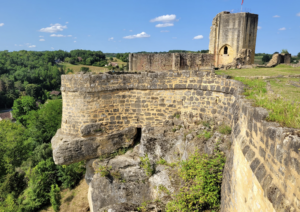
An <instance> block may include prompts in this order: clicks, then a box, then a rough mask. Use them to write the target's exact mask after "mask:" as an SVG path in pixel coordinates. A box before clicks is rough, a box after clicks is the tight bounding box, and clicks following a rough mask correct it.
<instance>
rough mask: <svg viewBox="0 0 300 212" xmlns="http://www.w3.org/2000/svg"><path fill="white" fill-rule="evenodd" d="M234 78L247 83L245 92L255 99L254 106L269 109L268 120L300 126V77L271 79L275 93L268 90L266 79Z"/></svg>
mask: <svg viewBox="0 0 300 212" xmlns="http://www.w3.org/2000/svg"><path fill="white" fill-rule="evenodd" d="M234 79H235V80H239V81H241V82H242V83H244V84H245V85H246V88H245V92H244V93H243V94H244V95H245V96H246V98H247V99H251V100H253V102H254V103H253V104H254V106H258V107H263V108H266V109H268V110H269V117H267V121H274V122H277V123H279V124H280V125H281V126H285V127H291V128H300V87H297V86H298V85H299V86H300V81H299V78H296V79H295V78H287V79H284V78H279V79H277V78H276V79H270V80H269V81H270V85H271V89H272V90H273V91H274V94H272V93H269V92H268V91H267V82H266V80H263V79H248V78H245V77H235V78H234ZM293 84H295V85H296V86H295V85H293ZM278 94H280V96H278Z"/></svg>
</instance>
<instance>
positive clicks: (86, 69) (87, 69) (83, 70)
mask: <svg viewBox="0 0 300 212" xmlns="http://www.w3.org/2000/svg"><path fill="white" fill-rule="evenodd" d="M80 71H82V72H83V73H84V74H85V73H87V72H90V68H89V67H81V68H80Z"/></svg>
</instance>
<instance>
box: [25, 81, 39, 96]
mask: <svg viewBox="0 0 300 212" xmlns="http://www.w3.org/2000/svg"><path fill="white" fill-rule="evenodd" d="M25 91H26V94H27V95H29V96H32V97H33V98H35V99H37V98H38V97H39V96H40V94H41V92H42V88H41V86H40V85H36V84H28V85H26V87H25Z"/></svg>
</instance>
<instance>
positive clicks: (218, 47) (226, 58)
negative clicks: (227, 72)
mask: <svg viewBox="0 0 300 212" xmlns="http://www.w3.org/2000/svg"><path fill="white" fill-rule="evenodd" d="M257 24H258V15H257V14H251V13H233V14H232V13H230V12H221V13H219V14H218V15H217V16H216V17H215V18H214V20H213V24H212V27H211V31H210V36H209V39H210V43H209V53H210V54H214V57H215V58H214V59H215V66H216V67H218V66H220V65H226V64H228V63H231V62H232V61H233V59H234V58H235V57H236V56H237V55H238V54H239V52H240V50H242V49H248V50H251V51H250V52H251V56H250V61H251V64H253V63H254V55H255V45H256V35H257Z"/></svg>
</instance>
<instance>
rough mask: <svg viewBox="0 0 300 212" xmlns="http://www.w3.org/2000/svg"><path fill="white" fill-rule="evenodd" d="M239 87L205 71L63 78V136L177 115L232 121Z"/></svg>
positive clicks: (156, 121) (139, 124)
mask: <svg viewBox="0 0 300 212" xmlns="http://www.w3.org/2000/svg"><path fill="white" fill-rule="evenodd" d="M238 84H239V83H237V82H235V81H233V80H229V79H226V77H221V76H216V75H215V74H213V73H207V72H201V71H178V72H177V71H169V72H160V73H146V72H145V73H142V74H141V75H129V74H128V75H107V74H103V75H64V76H62V88H61V90H62V96H63V117H62V126H61V130H62V133H65V134H69V135H80V136H90V135H92V134H93V132H92V131H91V130H87V128H91V127H92V126H94V129H95V130H97V129H98V128H99V129H98V130H100V128H101V130H103V131H105V132H107V133H111V132H116V131H119V130H122V129H124V128H125V127H129V126H132V127H142V126H146V125H151V126H159V125H161V124H162V123H163V121H164V120H166V119H168V117H169V116H174V114H175V113H193V115H194V116H196V117H197V116H198V117H203V116H209V117H218V118H222V119H224V121H225V122H229V121H230V120H232V111H231V110H230V109H231V107H232V105H233V104H234V102H235V97H234V94H236V92H237V88H238Z"/></svg>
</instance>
